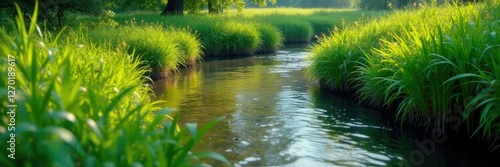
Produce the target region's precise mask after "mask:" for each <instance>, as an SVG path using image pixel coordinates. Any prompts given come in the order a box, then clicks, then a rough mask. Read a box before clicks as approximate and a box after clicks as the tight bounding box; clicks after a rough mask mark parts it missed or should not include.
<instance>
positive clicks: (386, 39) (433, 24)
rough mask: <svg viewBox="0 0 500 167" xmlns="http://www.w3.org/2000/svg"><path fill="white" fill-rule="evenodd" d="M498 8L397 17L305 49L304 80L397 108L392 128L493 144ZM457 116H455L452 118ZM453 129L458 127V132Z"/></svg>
mask: <svg viewBox="0 0 500 167" xmlns="http://www.w3.org/2000/svg"><path fill="white" fill-rule="evenodd" d="M499 8H500V3H499V1H498V0H492V1H490V2H488V3H483V4H474V5H467V6H454V5H447V6H445V7H441V8H437V7H426V8H424V9H421V10H412V11H398V12H396V13H395V14H392V15H390V16H386V17H384V18H381V19H378V20H376V21H372V22H369V23H367V24H365V25H363V26H353V27H350V28H348V29H347V30H345V31H343V32H341V33H337V34H333V35H332V36H331V37H328V38H325V39H322V40H321V41H320V44H319V45H316V46H314V47H312V49H311V50H312V52H313V53H314V55H313V56H312V57H311V58H310V59H311V60H313V63H312V65H311V66H310V67H308V69H307V73H308V76H309V77H310V79H312V80H318V81H320V82H321V83H323V84H325V85H326V86H329V87H331V88H333V89H335V90H339V91H344V92H345V91H351V92H356V94H357V95H358V97H359V98H360V99H361V100H363V101H366V102H368V103H371V104H374V105H386V106H392V105H395V106H396V107H397V113H396V114H397V116H398V119H399V120H400V122H405V121H410V122H412V123H415V124H418V125H424V126H427V127H434V128H442V129H453V130H459V129H457V128H458V127H457V126H455V125H457V123H456V122H452V121H450V120H449V118H450V116H453V115H459V116H461V117H462V118H463V122H465V125H464V126H462V128H463V129H465V131H467V133H468V134H469V135H476V134H478V132H482V136H483V137H485V138H486V139H488V140H490V139H491V141H493V140H495V139H498V138H499V137H500V123H499V120H500V114H498V113H499V112H497V110H498V105H499V104H500V103H498V94H497V91H496V89H497V88H498V85H497V83H496V80H498V79H499V78H498V74H497V73H498V71H497V70H498V55H499V53H500V47H499V42H498V40H497V37H496V33H497V32H498V31H500V28H499V27H500V26H498V24H499V23H498V16H499V15H500V12H499V11H500V10H498V9H499ZM459 111H463V112H459ZM458 125H460V123H459V124H458Z"/></svg>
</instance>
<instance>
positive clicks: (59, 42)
mask: <svg viewBox="0 0 500 167" xmlns="http://www.w3.org/2000/svg"><path fill="white" fill-rule="evenodd" d="M18 11H20V10H18ZM34 13H35V14H34V16H33V17H32V18H33V19H32V20H31V22H30V23H28V25H29V26H26V24H25V21H24V20H23V18H24V17H23V15H22V14H21V13H20V12H19V13H18V17H17V19H16V22H15V23H16V24H15V26H13V27H15V28H14V29H9V30H7V29H6V28H5V27H0V44H1V48H0V49H1V50H0V53H1V55H2V58H0V63H2V64H7V63H8V62H7V61H8V57H14V58H15V71H14V73H15V83H14V84H13V85H8V82H7V80H6V79H7V78H6V77H0V81H1V83H0V89H1V90H6V89H7V86H12V87H14V88H15V91H16V97H15V104H16V105H17V107H15V109H16V116H15V123H16V125H15V127H16V129H15V131H8V130H7V129H8V128H7V127H8V126H9V125H8V124H9V122H8V120H9V116H8V115H7V114H3V115H1V116H0V117H1V120H2V121H0V139H2V140H3V141H7V139H8V138H10V137H11V136H12V135H11V132H12V133H13V134H15V139H16V148H15V149H16V151H15V153H16V154H15V158H16V159H15V160H12V159H10V158H7V154H9V152H7V151H5V150H4V151H1V152H0V155H1V157H2V158H0V166H155V165H158V166H189V165H193V166H202V165H204V164H203V161H202V160H201V159H200V158H203V157H210V158H214V159H217V160H220V161H222V162H224V163H225V164H226V165H229V162H228V161H227V160H226V159H225V158H224V157H222V156H221V155H219V154H216V153H213V152H199V153H196V152H194V153H192V152H191V150H192V149H193V147H194V145H195V144H196V143H199V142H200V139H201V138H202V136H204V134H206V133H207V132H208V130H209V129H210V128H212V127H213V126H214V125H215V124H216V123H217V122H220V121H221V119H217V120H215V121H212V122H211V123H208V124H206V125H205V126H204V127H202V128H197V125H196V124H187V125H186V126H183V128H178V124H177V118H176V117H174V118H172V117H169V116H168V115H167V114H169V112H168V110H167V109H161V108H158V107H156V106H157V105H158V104H159V103H160V102H158V101H153V100H151V99H150V97H151V92H150V88H149V87H148V86H146V85H144V84H143V83H145V82H146V80H148V79H147V78H146V77H144V74H145V73H147V72H148V68H146V67H145V66H142V65H141V64H142V63H143V62H142V61H141V60H140V59H139V58H137V57H134V56H133V55H130V54H128V50H127V48H123V47H115V45H113V44H102V43H101V44H99V45H97V44H94V43H92V42H90V41H89V40H88V39H87V38H85V32H72V33H74V34H70V35H68V36H62V35H61V36H59V35H52V34H51V33H50V32H47V31H42V30H40V29H39V28H37V26H36V25H35V23H36V18H37V15H36V13H37V12H36V10H35V12H34ZM8 72H12V70H11V71H8V70H7V68H1V69H0V74H1V75H2V76H7V75H8ZM4 92H6V91H4ZM0 100H2V102H7V101H8V97H7V95H6V94H4V93H2V95H1V96H0ZM6 105H7V103H2V108H1V109H0V111H1V113H6V112H7V111H6V110H7V109H9V108H7V107H6ZM8 144H9V143H7V142H2V143H0V146H1V147H2V148H7V147H8Z"/></svg>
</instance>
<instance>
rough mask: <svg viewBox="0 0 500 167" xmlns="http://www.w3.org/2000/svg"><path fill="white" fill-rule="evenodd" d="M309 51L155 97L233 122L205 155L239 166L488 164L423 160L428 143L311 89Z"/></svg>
mask: <svg viewBox="0 0 500 167" xmlns="http://www.w3.org/2000/svg"><path fill="white" fill-rule="evenodd" d="M304 48H305V47H304V46H299V47H297V46H295V47H290V48H285V49H284V50H283V51H279V52H278V53H276V54H271V55H262V56H254V57H246V58H238V59H230V60H219V61H207V62H204V63H203V64H200V65H199V66H198V68H196V69H187V70H184V71H182V74H180V75H176V76H174V77H172V78H169V79H168V80H160V81H156V82H155V85H154V86H155V88H154V89H155V94H156V95H157V97H158V98H160V99H163V100H166V101H167V103H166V106H167V107H171V108H176V109H177V111H178V112H179V113H180V119H181V121H182V122H197V123H199V124H202V125H203V124H205V123H207V122H209V121H210V120H212V119H215V118H217V117H219V116H227V117H228V118H227V119H226V120H225V122H223V123H221V124H219V125H217V126H216V127H215V128H214V129H213V130H212V132H211V133H210V134H208V135H207V136H206V137H205V140H204V143H201V145H200V146H199V147H198V148H197V149H200V150H213V151H216V152H219V153H222V154H223V155H225V156H226V157H227V158H228V159H229V160H230V161H231V162H232V163H234V164H235V166H407V165H411V166H415V165H432V166H447V165H458V164H461V162H459V161H458V162H457V161H455V160H454V158H456V157H459V158H460V159H464V158H465V159H472V160H466V161H471V162H468V164H476V165H477V164H480V163H481V162H482V163H485V162H483V161H481V159H477V157H474V156H471V155H468V154H467V153H466V150H465V151H464V150H453V151H451V152H455V153H456V155H455V154H454V155H453V156H451V157H450V156H445V155H446V152H447V151H446V149H447V148H445V147H444V146H443V147H441V145H437V146H436V147H437V148H436V149H435V150H434V151H433V152H432V154H429V155H427V154H419V153H422V151H421V147H419V146H418V145H416V144H415V143H414V141H415V140H423V139H418V138H416V137H413V135H412V134H411V133H408V132H400V131H399V130H397V129H396V128H397V125H394V122H393V120H390V119H389V121H388V120H387V119H386V118H384V117H383V116H382V115H381V114H384V113H383V112H381V111H374V110H369V109H366V108H363V107H359V106H358V105H357V104H355V103H353V102H352V100H350V99H346V98H340V97H337V96H334V95H332V94H330V93H327V92H323V91H321V90H320V89H319V88H317V87H316V86H314V85H310V84H308V82H307V81H306V80H305V79H304V74H303V70H304V68H305V67H306V66H307V64H308V62H306V61H305V57H306V56H307V55H308V54H309V53H308V52H306V51H305V49H304ZM395 127H396V128H395ZM424 149H425V148H424ZM419 151H420V152H419ZM424 151H425V150H424ZM448 152H450V151H448ZM424 153H427V152H424ZM419 155H423V156H419ZM412 156H413V157H412ZM471 157H472V158H471ZM216 166H217V164H216Z"/></svg>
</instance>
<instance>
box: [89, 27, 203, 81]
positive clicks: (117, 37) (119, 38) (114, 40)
mask: <svg viewBox="0 0 500 167" xmlns="http://www.w3.org/2000/svg"><path fill="white" fill-rule="evenodd" d="M85 34H88V38H89V40H91V41H94V42H96V43H99V44H101V45H110V46H116V47H117V48H118V49H125V50H127V53H129V54H133V55H136V57H138V58H139V59H140V60H141V61H142V62H145V64H144V65H145V66H147V67H150V68H151V69H152V71H151V72H150V73H148V74H147V75H148V76H150V77H152V78H153V79H155V78H164V77H167V76H169V75H170V73H171V72H173V71H177V70H178V69H179V68H180V67H186V66H192V65H194V64H195V63H196V62H197V61H198V60H200V59H201V56H202V52H201V49H202V47H201V43H200V42H199V41H198V40H197V39H196V36H195V35H194V34H192V33H190V32H188V31H186V30H183V29H175V28H168V29H164V28H163V27H161V26H158V25H141V26H138V25H135V24H130V25H124V26H119V27H117V28H109V27H106V28H95V29H89V30H86V33H85Z"/></svg>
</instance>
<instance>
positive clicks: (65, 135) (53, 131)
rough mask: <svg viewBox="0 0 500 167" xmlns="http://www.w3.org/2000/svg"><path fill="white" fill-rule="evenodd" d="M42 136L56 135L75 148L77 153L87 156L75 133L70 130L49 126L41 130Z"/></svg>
mask: <svg viewBox="0 0 500 167" xmlns="http://www.w3.org/2000/svg"><path fill="white" fill-rule="evenodd" d="M40 133H41V134H50V135H55V136H57V137H58V138H59V139H61V140H62V141H64V142H66V143H67V144H68V145H70V146H71V147H73V149H75V150H76V151H77V153H78V154H80V155H83V154H85V153H84V152H83V150H82V148H81V147H80V144H79V143H78V140H77V139H76V138H75V136H74V135H73V133H71V132H70V131H69V130H67V129H64V128H61V127H57V126H48V127H45V128H43V129H41V130H40Z"/></svg>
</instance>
